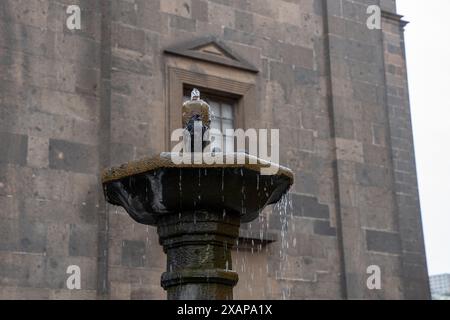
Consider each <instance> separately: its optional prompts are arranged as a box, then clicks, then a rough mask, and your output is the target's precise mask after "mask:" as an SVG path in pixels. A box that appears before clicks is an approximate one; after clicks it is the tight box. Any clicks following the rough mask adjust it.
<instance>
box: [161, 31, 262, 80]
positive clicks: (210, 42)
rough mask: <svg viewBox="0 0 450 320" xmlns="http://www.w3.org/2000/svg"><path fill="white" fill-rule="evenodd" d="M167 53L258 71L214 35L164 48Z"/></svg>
mask: <svg viewBox="0 0 450 320" xmlns="http://www.w3.org/2000/svg"><path fill="white" fill-rule="evenodd" d="M164 52H166V53H169V54H174V55H178V56H184V57H188V58H192V59H196V60H203V61H208V62H211V63H216V64H221V65H225V66H229V67H233V68H237V69H242V70H246V71H250V72H254V73H256V72H259V70H258V69H256V68H255V67H254V66H253V65H252V64H251V63H250V62H248V61H246V60H245V59H244V58H242V57H240V56H239V55H238V54H237V53H236V52H233V51H232V50H231V49H230V48H228V47H227V46H226V45H225V44H223V43H222V42H220V41H219V40H217V39H216V38H214V37H208V38H202V39H197V40H193V41H188V42H185V43H182V44H179V45H176V46H173V47H170V48H167V49H166V50H164Z"/></svg>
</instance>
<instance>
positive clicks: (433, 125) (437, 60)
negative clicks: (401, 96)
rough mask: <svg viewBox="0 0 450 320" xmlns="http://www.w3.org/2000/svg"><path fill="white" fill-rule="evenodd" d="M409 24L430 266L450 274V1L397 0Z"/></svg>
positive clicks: (433, 271)
mask: <svg viewBox="0 0 450 320" xmlns="http://www.w3.org/2000/svg"><path fill="white" fill-rule="evenodd" d="M397 12H398V13H399V14H401V15H404V16H405V17H404V19H405V20H407V21H410V24H409V25H407V26H406V28H405V37H406V57H407V61H408V78H409V93H410V98H411V110H412V118H413V129H414V141H415V147H416V160H417V170H418V178H419V191H420V200H421V206H422V219H423V224H424V230H425V244H426V249H427V258H428V271H429V273H430V274H431V275H434V274H440V273H450V247H449V246H450V204H449V201H450V1H449V0H428V1H423V0H397Z"/></svg>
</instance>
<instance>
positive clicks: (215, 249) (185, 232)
mask: <svg viewBox="0 0 450 320" xmlns="http://www.w3.org/2000/svg"><path fill="white" fill-rule="evenodd" d="M239 225H240V217H239V215H238V214H236V213H235V214H228V213H225V212H220V213H219V212H206V211H193V212H183V213H181V214H178V213H177V214H168V215H165V216H163V217H161V218H160V219H159V220H158V223H157V226H158V234H159V241H160V244H161V245H162V246H163V248H164V252H165V253H166V254H167V272H164V273H163V274H162V277H161V285H162V287H163V288H164V289H165V290H166V291H167V298H168V299H169V300H174V299H177V300H178V299H182V300H184V299H187V300H190V299H200V300H208V299H213V300H214V299H220V300H230V299H233V287H234V286H235V285H236V283H237V282H238V274H237V273H236V272H235V271H232V261H231V249H232V247H233V245H234V243H235V242H236V240H237V238H238V236H239Z"/></svg>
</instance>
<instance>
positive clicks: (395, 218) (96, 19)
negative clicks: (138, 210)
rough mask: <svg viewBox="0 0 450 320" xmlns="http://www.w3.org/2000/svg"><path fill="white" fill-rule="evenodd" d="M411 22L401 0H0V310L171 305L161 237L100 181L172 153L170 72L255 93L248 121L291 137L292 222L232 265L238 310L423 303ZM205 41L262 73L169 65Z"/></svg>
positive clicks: (271, 223)
mask: <svg viewBox="0 0 450 320" xmlns="http://www.w3.org/2000/svg"><path fill="white" fill-rule="evenodd" d="M69 4H71V5H72V4H73V5H79V6H80V9H81V30H73V31H71V30H68V29H67V27H66V19H67V17H68V15H67V14H66V9H67V5H69ZM372 4H375V5H380V6H381V8H382V10H383V12H384V13H383V21H382V22H383V23H382V29H381V30H369V29H368V28H367V26H366V24H365V21H366V18H367V14H366V8H367V6H368V5H372ZM403 27H404V23H403V22H402V20H401V19H400V16H398V15H396V13H395V1H394V0H370V1H368V0H365V1H363V0H354V1H350V0H340V1H336V0H305V1H285V0H254V1H253V0H252V1H240V0H227V1H225V0H224V1H218V0H209V1H208V0H180V1H178V0H177V1H175V0H170V1H166V0H145V1H144V0H112V1H101V0H89V1H88V0H74V1H71V2H68V1H66V0H29V1H17V0H3V1H1V5H0V61H1V62H0V80H1V81H0V147H1V150H2V152H1V153H0V217H1V218H2V221H3V222H2V224H1V225H0V229H1V230H0V264H1V265H0V298H6V299H14V298H37V299H55V298H61V299H71V298H87V299H109V298H110V299H155V298H164V297H165V293H164V291H163V289H162V288H161V287H160V274H161V273H162V272H163V271H164V270H165V269H166V265H165V264H166V262H165V260H164V254H163V252H162V250H161V248H160V246H159V244H158V243H157V241H158V240H157V236H156V230H154V229H153V228H151V227H145V226H142V225H139V224H137V223H135V222H133V221H132V220H131V219H129V217H128V215H127V214H126V213H125V212H123V211H122V210H121V209H118V208H115V207H112V206H108V205H106V204H105V202H104V199H103V194H102V189H101V185H100V181H99V176H100V172H101V170H102V169H103V168H105V167H109V166H111V165H116V164H120V163H124V162H126V161H129V160H133V159H136V158H139V157H143V156H145V155H150V154H155V153H159V152H161V151H168V150H166V146H167V143H168V137H167V133H166V131H167V128H168V126H169V124H168V121H169V118H168V114H169V111H168V110H169V104H170V97H168V92H169V89H170V86H171V84H170V77H169V71H168V70H169V69H170V68H179V69H183V70H187V71H189V72H193V73H195V74H198V75H205V74H208V75H214V76H215V77H218V78H220V79H223V80H224V81H225V82H226V83H228V82H229V81H241V82H251V83H252V84H253V85H254V87H255V93H254V96H255V97H256V98H255V100H256V101H257V102H256V103H255V104H256V106H255V108H254V110H253V109H252V110H251V111H249V113H248V115H251V116H248V117H247V118H246V119H245V123H244V124H245V125H246V126H248V127H255V128H278V129H280V133H281V134H280V144H281V145H280V156H281V163H282V164H283V165H286V166H288V167H290V168H292V169H293V170H294V172H295V178H296V179H295V181H296V183H295V185H294V187H293V189H292V195H291V204H290V205H289V206H290V207H292V214H289V215H288V216H283V215H282V214H281V211H282V210H281V209H280V208H272V209H269V210H266V211H265V212H264V214H263V217H262V218H261V219H262V221H263V222H264V223H265V224H266V227H265V230H266V229H267V232H268V233H270V234H273V235H274V236H273V237H271V238H270V239H274V240H275V241H274V242H267V243H264V244H263V245H261V247H259V244H258V245H255V247H254V248H253V250H252V249H251V248H249V247H248V246H247V247H246V249H244V248H241V249H239V247H238V250H236V251H234V252H233V253H232V255H233V259H234V261H233V265H234V267H235V269H236V270H237V271H238V272H239V273H240V277H241V279H240V281H239V283H238V286H237V287H236V289H235V298H238V299H239V298H246V299H263V298H275V299H279V298H281V297H283V296H284V297H286V298H290V299H304V298H309V299H311V298H329V299H347V298H356V299H379V298H383V299H389V298H393V299H404V298H409V299H416V298H421V299H427V298H429V289H428V281H427V270H426V260H425V250H424V245H423V232H422V225H421V219H420V204H419V198H418V190H417V175H416V172H415V171H416V168H415V163H414V148H413V140H412V129H411V122H410V111H409V101H408V87H407V78H406V74H407V72H406V65H405V52H404V40H403ZM209 36H214V37H216V38H217V39H218V40H220V41H221V42H223V43H224V44H225V45H226V46H227V47H228V48H231V49H232V50H233V52H235V53H237V54H238V55H239V56H240V57H244V58H245V59H247V60H248V61H250V62H251V63H252V64H253V65H254V66H255V67H256V68H257V69H258V70H259V72H258V73H256V74H248V73H246V72H245V71H242V70H235V69H233V68H230V67H226V66H223V65H216V64H213V63H210V62H204V61H200V60H192V59H191V60H189V59H187V58H182V57H175V56H169V55H168V54H166V53H164V50H165V49H167V48H168V47H172V46H174V45H178V44H180V43H185V42H188V41H190V40H192V41H195V40H197V39H199V38H205V37H209ZM169 67H170V68H169ZM208 79H211V78H208ZM208 81H209V85H213V84H214V82H213V81H210V80H208ZM185 84H187V85H189V84H191V83H185ZM216 91H217V90H216ZM219 91H220V90H219ZM216 93H219V94H220V93H221V92H216ZM222 93H223V92H222ZM225 93H226V92H225ZM239 99H241V100H239ZM237 100H238V104H239V106H242V105H244V107H246V105H245V103H244V102H245V101H244V102H243V101H242V100H245V99H243V98H239V97H237ZM180 107H181V106H180ZM281 230H285V231H286V233H285V234H281ZM264 232H265V231H264ZM248 242H249V243H251V241H248ZM247 245H248V243H247ZM373 264H376V265H378V266H379V267H380V269H381V274H382V289H381V290H369V289H368V288H367V287H366V285H365V284H366V279H367V276H368V275H367V273H366V268H367V267H368V266H369V265H373ZM69 265H78V266H80V268H81V289H80V290H68V289H67V288H66V286H65V280H66V279H67V276H68V275H67V274H66V273H65V272H66V269H67V266H69Z"/></svg>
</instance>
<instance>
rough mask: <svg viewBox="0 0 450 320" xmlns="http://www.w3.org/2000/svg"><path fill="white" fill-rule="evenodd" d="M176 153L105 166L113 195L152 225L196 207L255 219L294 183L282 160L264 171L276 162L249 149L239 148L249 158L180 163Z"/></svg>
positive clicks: (113, 201)
mask: <svg viewBox="0 0 450 320" xmlns="http://www.w3.org/2000/svg"><path fill="white" fill-rule="evenodd" d="M170 155H171V154H170V153H162V154H160V155H159V156H156V157H153V158H148V159H144V160H140V161H135V162H130V163H128V164H125V165H123V166H120V167H117V168H111V169H108V170H107V171H105V172H104V174H103V186H104V192H105V196H106V199H107V201H108V202H110V203H111V204H114V205H118V206H122V207H124V208H125V210H126V211H127V212H128V213H129V214H130V216H131V217H132V218H133V219H134V220H136V221H137V222H139V223H142V224H147V225H157V221H158V218H159V217H161V215H164V214H169V213H174V212H183V211H195V210H200V211H201V210H209V211H218V212H226V213H229V214H231V213H236V214H239V215H240V221H241V222H250V221H253V220H254V219H255V218H256V217H257V216H258V214H259V212H260V211H261V210H262V209H263V208H264V207H265V206H267V205H269V204H273V203H276V202H278V200H280V198H281V197H282V195H283V194H284V193H286V191H287V190H288V189H289V187H290V186H291V185H292V183H293V175H292V172H291V171H290V170H289V169H287V168H284V167H281V166H278V173H277V174H274V175H261V173H260V169H261V168H265V167H266V168H267V167H268V166H269V165H270V164H269V163H268V162H266V161H264V160H261V159H258V158H255V157H252V156H250V155H248V154H235V156H236V157H237V156H238V155H239V156H242V157H243V159H245V162H246V164H236V163H235V164H211V165H207V164H188V165H184V164H175V163H173V162H172V160H171V156H170ZM227 156H229V155H227ZM223 157H225V155H224V156H223ZM250 160H253V162H257V163H256V164H250ZM223 162H224V161H223Z"/></svg>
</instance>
